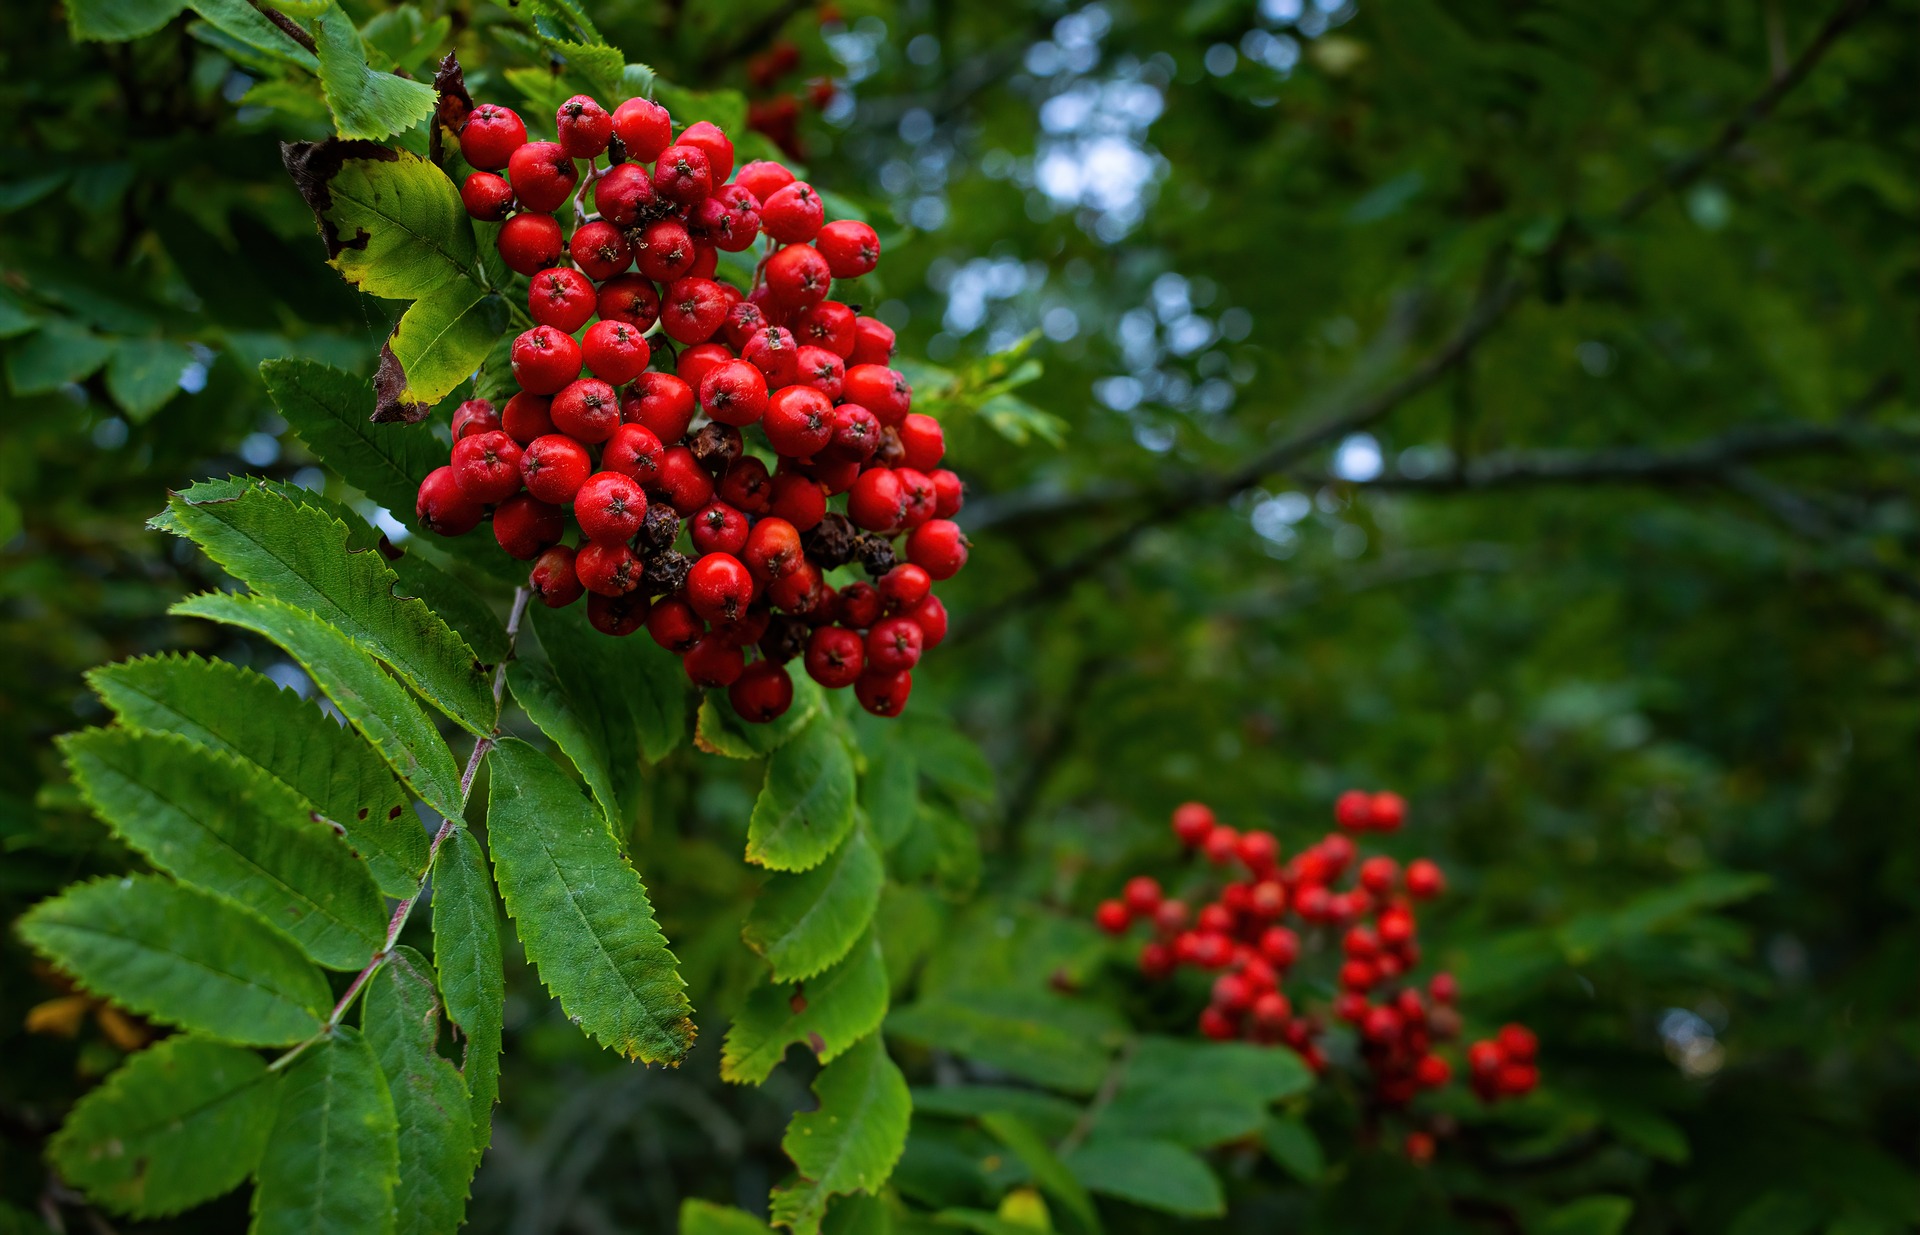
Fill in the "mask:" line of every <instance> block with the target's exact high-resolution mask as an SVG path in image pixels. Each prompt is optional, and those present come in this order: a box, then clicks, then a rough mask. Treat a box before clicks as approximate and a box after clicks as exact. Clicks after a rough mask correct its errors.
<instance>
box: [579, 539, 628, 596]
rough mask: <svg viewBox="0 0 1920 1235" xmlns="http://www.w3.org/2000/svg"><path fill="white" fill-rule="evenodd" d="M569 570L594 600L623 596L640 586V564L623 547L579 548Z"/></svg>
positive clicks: (592, 544) (616, 545)
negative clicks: (571, 570) (572, 570)
mask: <svg viewBox="0 0 1920 1235" xmlns="http://www.w3.org/2000/svg"><path fill="white" fill-rule="evenodd" d="M573 569H574V573H575V574H578V575H579V576H580V582H581V584H582V585H584V586H585V587H586V589H587V590H588V591H589V592H592V593H593V594H594V595H596V596H625V595H626V594H627V593H628V592H631V591H634V590H636V589H637V588H639V586H640V584H641V583H642V582H643V579H642V573H641V572H642V569H643V567H642V564H641V561H640V559H639V558H637V557H635V556H634V553H633V550H632V549H629V548H628V547H627V546H626V545H624V544H601V543H599V542H598V541H595V542H593V543H591V544H586V545H582V546H581V547H580V552H579V553H577V554H575V555H574V559H573Z"/></svg>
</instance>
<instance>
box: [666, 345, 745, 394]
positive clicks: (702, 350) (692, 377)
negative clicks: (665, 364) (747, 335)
mask: <svg viewBox="0 0 1920 1235" xmlns="http://www.w3.org/2000/svg"><path fill="white" fill-rule="evenodd" d="M733 358H734V356H733V349H731V348H729V347H728V346H727V345H726V344H724V343H696V344H694V345H693V346H692V347H689V348H683V349H682V350H681V352H680V359H679V360H677V361H675V362H674V366H673V375H674V376H675V377H677V378H679V379H680V380H681V381H683V382H685V383H686V384H687V385H689V386H691V387H692V388H693V389H695V390H698V389H700V383H701V382H703V381H705V380H706V377H707V374H709V373H711V372H713V370H714V368H715V367H716V366H719V365H723V364H726V363H727V362H728V361H730V360H732V359H733Z"/></svg>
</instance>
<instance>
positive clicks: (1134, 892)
mask: <svg viewBox="0 0 1920 1235" xmlns="http://www.w3.org/2000/svg"><path fill="white" fill-rule="evenodd" d="M1122 895H1123V896H1124V897H1125V899H1126V902H1127V908H1128V909H1131V910H1132V911H1133V912H1135V913H1137V914H1139V915H1141V916H1142V917H1148V916H1151V915H1152V913H1153V911H1154V910H1156V909H1158V908H1160V901H1161V896H1160V882H1159V881H1158V880H1156V879H1154V878H1152V877H1151V876H1148V875H1135V876H1134V877H1133V878H1132V879H1129V880H1127V886H1126V890H1125V891H1124V892H1123V893H1122Z"/></svg>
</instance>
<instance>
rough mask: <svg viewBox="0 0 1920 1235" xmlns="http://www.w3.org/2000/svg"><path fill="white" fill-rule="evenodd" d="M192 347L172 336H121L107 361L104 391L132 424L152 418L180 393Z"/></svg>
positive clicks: (191, 358)
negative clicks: (140, 337)
mask: <svg viewBox="0 0 1920 1235" xmlns="http://www.w3.org/2000/svg"><path fill="white" fill-rule="evenodd" d="M192 361H193V349H192V348H190V347H188V346H187V345H186V344H184V343H176V342H174V341H173V340H171V339H121V340H120V341H119V342H117V343H115V344H114V346H113V357H112V359H110V360H108V361H107V393H108V394H110V395H112V396H113V401H114V402H115V403H118V404H119V405H120V408H121V410H122V411H124V412H126V414H127V418H128V419H129V420H131V421H133V422H134V423H135V424H140V423H143V422H145V421H147V420H149V419H151V418H152V416H153V414H154V413H155V412H157V411H159V410H160V409H161V408H162V407H165V406H166V404H167V402H168V400H170V399H172V398H173V396H175V395H177V394H179V393H180V375H181V374H182V373H184V372H185V371H186V368H187V366H188V365H189V364H190V363H192Z"/></svg>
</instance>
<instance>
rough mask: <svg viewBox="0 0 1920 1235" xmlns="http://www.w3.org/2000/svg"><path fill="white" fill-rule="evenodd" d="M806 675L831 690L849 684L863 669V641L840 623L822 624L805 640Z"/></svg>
mask: <svg viewBox="0 0 1920 1235" xmlns="http://www.w3.org/2000/svg"><path fill="white" fill-rule="evenodd" d="M804 663H805V664H806V667H807V676H808V677H811V678H812V679H813V680H814V681H816V682H818V683H820V685H822V686H825V687H828V688H829V689H832V690H838V689H840V688H841V687H843V686H851V685H853V683H854V681H855V679H857V678H858V677H859V676H860V674H861V673H862V672H863V671H864V670H865V668H866V664H867V649H866V642H865V640H863V639H861V638H860V636H859V635H858V634H856V633H855V632H853V631H851V630H848V629H847V628H846V627H844V626H822V627H820V628H819V629H817V630H815V631H814V632H813V634H812V636H810V637H809V638H808V640H807V652H806V659H805V662H804Z"/></svg>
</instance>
